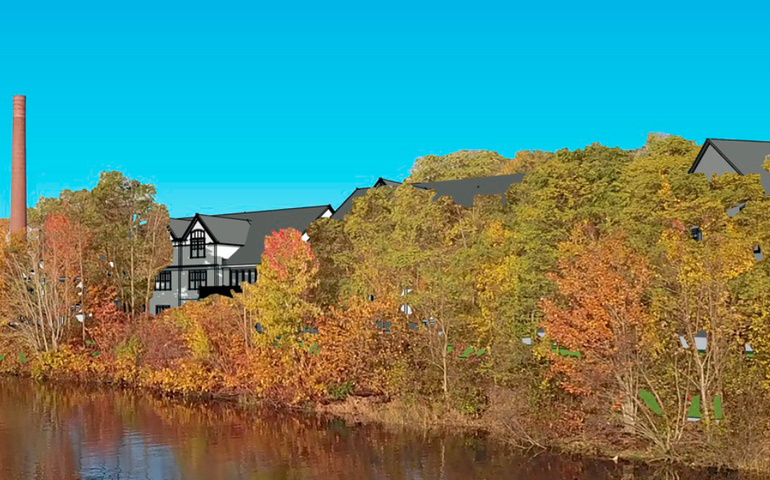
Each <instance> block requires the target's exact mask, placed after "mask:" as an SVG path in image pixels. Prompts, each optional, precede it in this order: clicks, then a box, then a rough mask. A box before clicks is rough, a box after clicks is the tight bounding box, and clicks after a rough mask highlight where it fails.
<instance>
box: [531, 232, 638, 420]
mask: <svg viewBox="0 0 770 480" xmlns="http://www.w3.org/2000/svg"><path fill="white" fill-rule="evenodd" d="M560 250H561V253H562V255H563V257H562V260H561V261H560V265H559V267H560V268H559V270H560V273H559V274H558V275H553V276H552V279H553V280H554V281H555V282H556V284H557V286H558V292H559V295H558V297H557V298H556V299H545V300H543V301H542V302H541V307H542V309H543V312H544V314H545V319H544V327H545V330H546V332H547V334H548V337H549V338H550V339H552V340H553V341H555V342H557V344H558V345H559V346H560V347H566V348H568V349H570V350H573V351H574V350H577V351H579V352H580V356H579V357H576V356H572V355H570V356H565V355H562V354H561V352H563V350H561V349H557V352H556V353H555V354H554V356H553V361H552V363H551V375H553V376H558V377H559V378H560V385H561V386H562V387H563V388H564V389H565V390H566V391H567V392H569V393H572V394H575V395H577V396H579V397H581V398H582V399H583V401H584V402H585V403H588V404H592V406H594V407H599V408H601V407H602V406H612V407H615V408H617V407H620V410H621V412H622V418H623V423H624V425H625V426H626V428H627V430H632V429H633V426H634V424H635V418H636V402H635V400H634V399H635V397H636V393H637V388H638V383H639V374H640V371H639V370H640V366H641V356H642V350H643V345H644V338H645V334H644V332H645V330H646V329H647V327H648V326H649V325H650V316H649V315H648V312H647V307H646V305H645V303H644V296H645V292H646V290H647V288H648V286H649V285H650V280H651V271H650V268H649V266H648V265H647V262H646V260H645V259H644V258H643V257H641V256H639V255H636V254H635V253H634V252H632V251H631V250H630V249H629V247H628V245H627V244H626V242H625V239H624V237H623V236H622V235H620V234H611V235H609V236H605V237H601V238H599V236H598V233H597V232H596V230H594V229H592V228H591V227H590V225H587V224H583V225H581V226H579V227H578V228H576V229H575V230H574V231H573V233H572V236H571V238H570V240H569V241H567V242H565V243H563V244H561V245H560ZM599 402H602V403H599Z"/></svg>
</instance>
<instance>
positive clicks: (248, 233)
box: [150, 205, 334, 314]
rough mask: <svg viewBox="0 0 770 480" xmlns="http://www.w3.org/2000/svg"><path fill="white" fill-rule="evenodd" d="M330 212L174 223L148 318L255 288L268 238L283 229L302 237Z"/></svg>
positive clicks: (282, 212)
mask: <svg viewBox="0 0 770 480" xmlns="http://www.w3.org/2000/svg"><path fill="white" fill-rule="evenodd" d="M333 213H334V209H332V207H331V205H321V206H314V207H304V208H289V209H281V210H263V211H256V212H242V213H230V214H222V215H200V214H197V215H195V216H193V217H186V218H172V219H171V225H170V228H169V233H170V240H171V244H172V246H173V249H174V257H173V260H172V263H171V265H169V266H168V267H166V268H165V269H164V270H163V271H162V272H160V274H159V275H158V276H157V277H156V279H155V291H154V293H153V296H152V299H151V300H150V313H153V314H157V313H160V312H162V311H163V310H166V309H168V308H172V307H179V306H182V305H184V304H185V303H186V302H188V301H194V300H198V299H200V298H202V297H205V296H206V295H207V294H208V293H211V292H229V290H230V289H231V288H233V289H236V290H240V285H241V284H242V283H243V282H249V283H253V282H254V281H256V279H257V269H256V268H257V265H259V263H260V260H261V258H262V252H263V250H264V247H265V237H266V236H268V235H270V234H272V233H273V232H276V231H279V230H282V229H286V228H294V229H296V230H298V231H300V232H303V234H304V232H305V230H306V229H307V227H308V226H309V225H310V224H311V223H312V222H313V221H314V220H316V219H318V218H323V217H330V216H331V215H332V214H333Z"/></svg>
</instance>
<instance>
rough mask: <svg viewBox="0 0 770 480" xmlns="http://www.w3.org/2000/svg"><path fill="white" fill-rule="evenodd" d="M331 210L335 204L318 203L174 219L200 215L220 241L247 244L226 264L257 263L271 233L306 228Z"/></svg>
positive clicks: (301, 230) (224, 261) (184, 219)
mask: <svg viewBox="0 0 770 480" xmlns="http://www.w3.org/2000/svg"><path fill="white" fill-rule="evenodd" d="M327 210H331V211H334V209H333V208H332V206H331V205H318V206H313V207H300V208H283V209H279V210H260V211H256V212H241V213H223V214H219V215H195V216H194V217H186V218H178V219H173V220H179V221H186V222H192V220H193V219H195V218H199V219H200V220H201V221H202V222H203V223H204V224H205V225H206V226H207V227H208V229H209V230H210V231H211V233H212V236H214V237H215V238H216V240H217V241H218V242H219V243H230V244H233V245H243V246H242V247H241V248H239V249H238V250H237V251H236V252H235V253H234V254H233V256H232V257H230V258H229V259H226V260H223V261H222V264H223V265H254V264H258V263H260V262H261V259H262V252H263V251H264V249H265V237H266V236H267V235H271V234H272V233H273V232H274V231H278V230H281V229H284V228H294V229H296V230H299V231H300V232H304V231H305V230H307V227H308V226H310V224H311V223H312V222H313V221H314V220H316V219H318V218H319V217H321V216H322V215H323V214H324V213H325V212H326V211H327ZM246 227H248V228H246ZM239 242H242V243H239Z"/></svg>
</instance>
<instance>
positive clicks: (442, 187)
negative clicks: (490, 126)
mask: <svg viewBox="0 0 770 480" xmlns="http://www.w3.org/2000/svg"><path fill="white" fill-rule="evenodd" d="M523 178H524V174H523V173H514V174H511V175H493V176H490V177H475V178H461V179H459V180H444V181H440V182H421V183H412V184H411V185H412V186H413V187H415V188H420V189H423V190H434V191H435V192H436V196H435V197H433V200H437V199H439V198H441V197H443V196H446V195H449V196H451V197H452V200H454V201H455V203H458V204H460V205H464V206H466V207H470V206H473V199H474V198H475V197H476V195H503V194H505V192H506V190H508V187H510V186H511V185H512V184H514V183H521V180H522V179H523ZM398 185H401V184H400V183H399V182H394V181H393V180H385V179H384V178H380V179H378V180H377V181H376V182H375V183H374V185H373V186H372V187H365V188H356V189H355V190H354V191H353V193H351V194H350V196H349V197H348V198H346V199H345V201H344V202H342V205H340V206H339V208H337V211H336V212H334V215H332V218H334V219H341V218H343V217H344V216H345V215H347V214H348V213H350V209H351V208H353V200H355V199H356V198H359V197H363V196H364V195H366V192H367V191H368V190H369V188H376V187H382V186H389V187H394V186H398ZM504 203H505V196H504V195H503V204H504Z"/></svg>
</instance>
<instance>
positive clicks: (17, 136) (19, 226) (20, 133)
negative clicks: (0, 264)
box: [10, 95, 27, 233]
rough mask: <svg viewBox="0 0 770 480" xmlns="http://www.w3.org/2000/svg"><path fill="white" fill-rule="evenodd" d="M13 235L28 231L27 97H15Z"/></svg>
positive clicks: (12, 178) (12, 191)
mask: <svg viewBox="0 0 770 480" xmlns="http://www.w3.org/2000/svg"><path fill="white" fill-rule="evenodd" d="M10 230H11V233H14V232H16V231H18V230H21V231H23V232H26V231H27V97H25V96H24V95H14V96H13V157H12V166H11V229H10Z"/></svg>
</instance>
